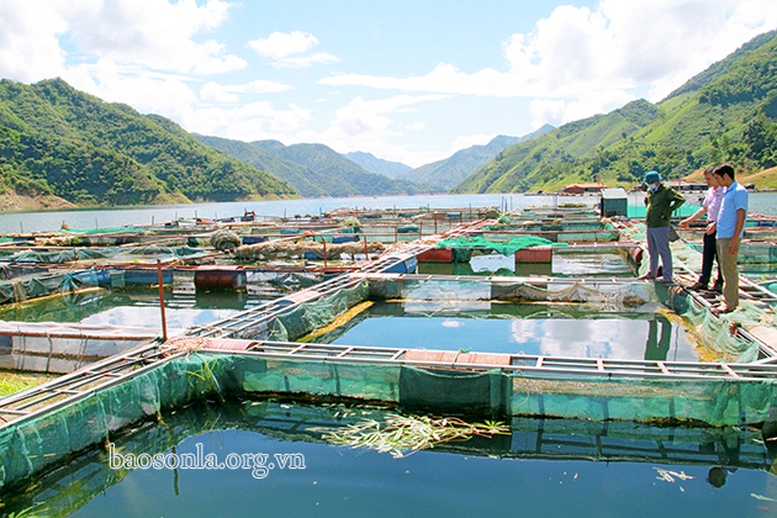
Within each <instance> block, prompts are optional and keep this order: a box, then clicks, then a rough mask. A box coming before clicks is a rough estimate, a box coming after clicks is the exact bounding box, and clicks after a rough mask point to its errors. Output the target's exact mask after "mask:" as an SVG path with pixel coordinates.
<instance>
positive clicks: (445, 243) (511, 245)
mask: <svg viewBox="0 0 777 518" xmlns="http://www.w3.org/2000/svg"><path fill="white" fill-rule="evenodd" d="M551 245H556V246H557V244H556V243H553V242H552V241H551V240H549V239H545V238H544V237H538V236H521V237H515V238H513V239H511V240H509V241H491V240H489V239H486V238H484V237H480V236H476V237H468V236H461V237H448V238H445V239H443V240H442V241H439V242H438V243H437V244H436V245H435V247H436V248H452V249H473V248H476V249H480V250H490V251H493V252H497V253H500V254H502V255H506V256H509V255H512V254H514V253H515V252H517V251H518V250H523V249H524V248H529V247H532V246H551Z"/></svg>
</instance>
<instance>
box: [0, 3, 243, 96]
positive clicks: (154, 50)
mask: <svg viewBox="0 0 777 518" xmlns="http://www.w3.org/2000/svg"><path fill="white" fill-rule="evenodd" d="M229 5H230V4H228V3H226V2H223V1H221V0H207V2H205V3H204V4H203V5H197V2H195V1H194V0H180V1H178V2H176V3H169V2H167V1H166V0H112V1H110V2H101V1H90V0H82V1H68V2H60V1H57V0H8V1H4V2H2V4H0V74H2V75H3V76H7V77H13V78H16V79H18V80H21V81H26V82H32V81H37V80H40V79H45V78H49V77H53V76H56V75H62V74H64V73H65V71H66V70H67V68H68V67H67V66H66V59H70V60H71V61H74V62H79V61H80V62H82V63H83V62H85V61H86V62H95V61H99V60H107V61H111V62H114V63H116V64H118V65H121V66H137V67H143V68H147V69H152V70H159V71H165V72H167V73H186V74H198V75H199V74H215V73H222V72H228V71H233V70H239V69H241V68H244V67H245V66H246V62H245V61H244V60H243V59H241V58H239V57H237V56H234V55H231V54H227V53H225V51H224V47H223V45H222V44H220V43H218V42H216V41H215V40H207V41H204V42H202V43H200V42H198V41H196V40H195V36H196V35H199V34H200V33H202V32H205V31H208V30H210V29H212V28H214V27H216V26H218V25H219V24H221V23H222V22H223V21H224V20H226V17H227V11H228V9H229ZM64 36H68V37H69V41H70V42H71V43H72V44H73V45H74V46H75V49H76V50H75V52H74V53H71V55H70V56H66V54H65V52H64V50H63V48H62V45H61V41H60V39H61V38H63V37H64ZM82 72H83V70H82Z"/></svg>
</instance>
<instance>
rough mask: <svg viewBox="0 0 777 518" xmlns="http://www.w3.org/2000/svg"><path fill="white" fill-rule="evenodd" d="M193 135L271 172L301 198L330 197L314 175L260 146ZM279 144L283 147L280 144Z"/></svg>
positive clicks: (301, 166)
mask: <svg viewBox="0 0 777 518" xmlns="http://www.w3.org/2000/svg"><path fill="white" fill-rule="evenodd" d="M192 135H193V136H194V138H196V139H197V140H199V141H200V142H202V143H203V144H205V145H206V146H210V147H213V148H216V149H218V150H220V151H223V152H224V153H226V154H228V155H229V156H231V157H233V158H236V159H238V160H240V161H242V162H245V163H247V164H251V165H252V166H254V167H258V168H259V169H261V170H262V171H267V172H270V173H271V174H272V175H273V176H275V177H277V178H280V179H281V180H283V181H284V182H286V183H288V184H289V185H291V186H293V187H294V190H295V191H297V193H299V195H300V196H303V197H305V198H317V197H322V196H328V195H329V193H327V191H326V190H325V189H324V188H323V187H321V186H320V185H318V184H317V183H316V182H315V181H314V179H311V178H310V177H311V176H314V175H312V173H311V172H310V171H308V169H307V168H306V167H305V166H303V165H300V164H298V163H296V162H293V161H291V160H286V159H284V158H281V157H279V156H278V155H276V154H274V153H272V152H270V151H266V150H265V149H263V148H261V147H259V146H255V145H253V144H250V143H248V142H243V141H241V140H230V139H225V138H220V137H210V136H205V135H198V134H196V133H193V134H192ZM278 144H280V146H281V147H283V144H281V143H280V142H278Z"/></svg>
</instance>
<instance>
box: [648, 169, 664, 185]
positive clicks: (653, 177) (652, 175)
mask: <svg viewBox="0 0 777 518" xmlns="http://www.w3.org/2000/svg"><path fill="white" fill-rule="evenodd" d="M660 181H661V175H660V174H658V172H657V171H648V173H647V174H645V183H656V182H660Z"/></svg>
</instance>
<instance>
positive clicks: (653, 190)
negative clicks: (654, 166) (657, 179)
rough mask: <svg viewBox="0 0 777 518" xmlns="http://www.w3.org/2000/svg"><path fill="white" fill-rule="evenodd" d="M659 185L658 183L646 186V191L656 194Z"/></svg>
mask: <svg viewBox="0 0 777 518" xmlns="http://www.w3.org/2000/svg"><path fill="white" fill-rule="evenodd" d="M659 185H661V184H658V183H656V184H652V183H651V184H650V185H648V189H650V192H656V191H657V190H658V186H659Z"/></svg>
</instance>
